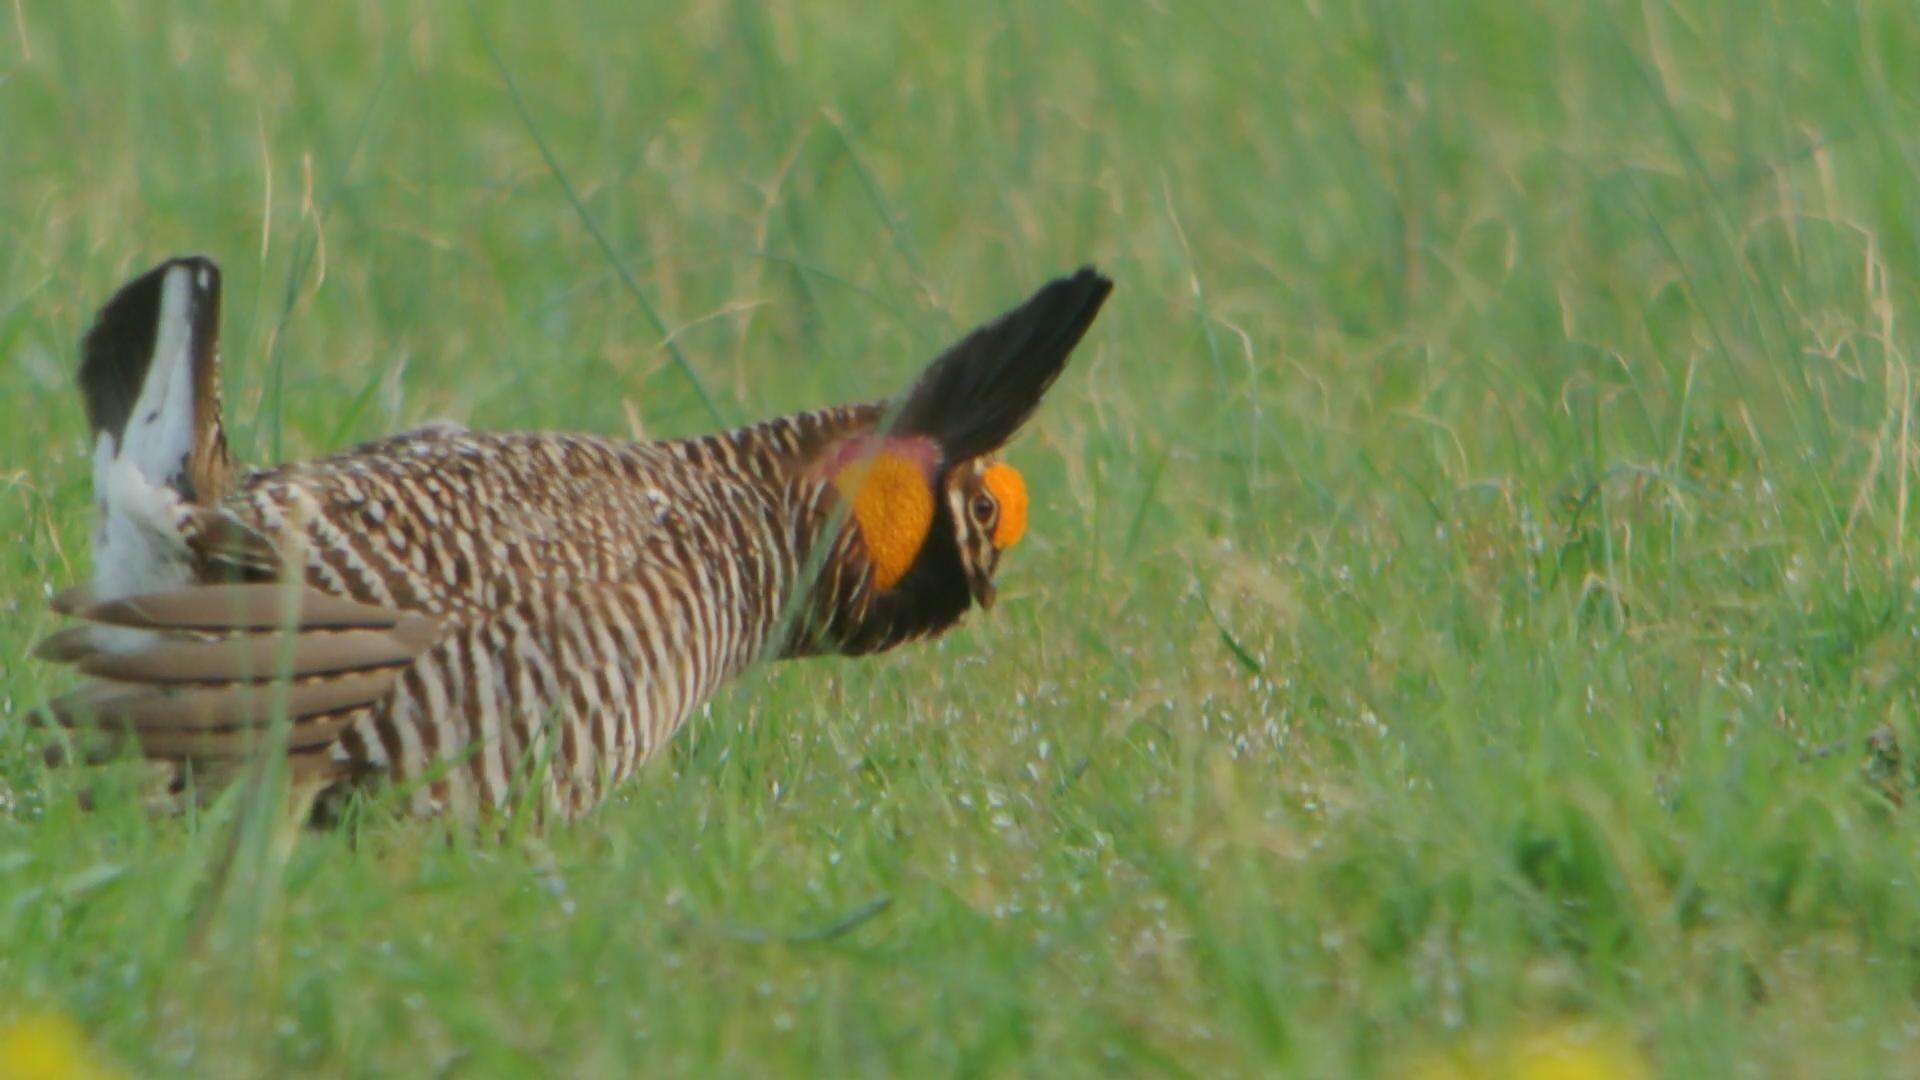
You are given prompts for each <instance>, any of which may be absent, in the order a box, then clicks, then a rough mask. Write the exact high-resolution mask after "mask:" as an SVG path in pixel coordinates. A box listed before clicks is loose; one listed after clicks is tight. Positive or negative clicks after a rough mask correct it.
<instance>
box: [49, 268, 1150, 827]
mask: <svg viewBox="0 0 1920 1080" xmlns="http://www.w3.org/2000/svg"><path fill="white" fill-rule="evenodd" d="M1111 289H1112V283H1111V282H1110V281H1109V280H1108V279H1106V278H1105V277H1102V276H1101V275H1100V274H1098V273H1096V272H1094V271H1093V270H1092V269H1090V268H1089V269H1082V270H1080V271H1079V272H1078V273H1076V274H1073V275H1071V276H1069V277H1064V278H1060V279H1058V280H1056V281H1053V282H1051V283H1049V284H1048V285H1046V286H1044V287H1043V288H1041V289H1040V290H1039V291H1038V292H1036V293H1035V294H1034V295H1033V296H1032V298H1030V299H1029V300H1027V301H1026V302H1025V303H1023V304H1021V305H1020V306H1019V307H1017V308H1014V309H1013V310H1012V311H1010V312H1008V313H1007V314H1005V315H1003V316H1001V317H1000V318H999V319H997V320H995V321H993V322H991V323H988V324H986V325H985V326H982V327H980V328H979V329H977V330H975V331H973V332H972V333H970V334H969V335H967V336H966V337H965V338H963V339H962V340H961V341H959V342H958V343H957V344H955V345H953V346H952V347H951V348H949V349H948V350H947V351H946V352H945V353H943V354H941V355H940V356H939V357H938V358H937V359H935V360H934V361H933V362H932V364H931V365H929V366H928V368H927V369H926V371H925V372H924V374H922V375H921V376H920V378H919V379H918V381H917V382H915V383H914V384H913V386H912V387H911V388H909V389H908V390H907V392H906V393H905V395H904V396H903V397H900V398H897V399H894V400H890V401H885V402H880V403H875V404H862V405H849V406H842V407H838V408H827V409H820V410H816V411H813V412H802V413H796V414H793V415H790V416H783V417H780V418H778V419H774V420H768V421H766V422H764V423H759V424H754V425H752V426H749V427H743V428H740V429H738V430H734V431H729V432H724V433H721V434H714V435H706V436H701V437H697V438H688V439H676V440H671V441H662V442H648V443H632V442H623V441H618V440H614V439H609V438H601V437H598V436H592V435H574V434H485V433H480V432H472V431H467V430H464V429H461V428H458V427H455V426H451V425H446V426H436V427H428V428H422V429H419V430H416V431H410V432H407V433H405V434H400V435H395V436H393V437H391V438H387V439H384V440H381V441H378V442H374V443H370V444H367V445H365V446H360V447H357V448H354V449H351V450H346V451H342V452H340V453H337V454H334V455H332V456H330V457H324V458H320V459H318V460H314V461H307V462H301V463H298V464H292V465H284V466H280V467H278V468H272V469H265V470H259V471H250V472H242V471H240V470H238V469H237V468H236V467H235V466H234V464H233V463H232V461H231V460H230V459H229V456H228V453H227V447H226V440H225V438H224V436H223V434H222V429H221V421H220V404H219V361H218V356H217V352H216V346H215V342H216V337H217V333H218V327H217V323H218V321H219V313H220V272H219V269H218V268H217V267H216V266H215V265H214V264H213V263H212V262H211V261H210V260H207V259H204V258H181V259H174V260H171V261H168V262H166V263H163V264H161V265H160V266H158V267H156V268H155V269H153V270H152V271H150V272H148V273H147V274H145V275H143V276H141V277H139V278H137V279H135V280H133V281H132V282H130V283H128V284H127V285H125V286H124V287H123V288H122V289H121V290H120V291H119V292H118V293H117V294H116V295H115V296H114V297H113V299H112V300H111V301H110V302H109V303H108V304H107V305H106V307H105V308H103V309H102V310H101V312H100V315H99V317H98V320H97V321H96V323H95V324H94V326H93V328H92V329H91V330H90V331H89V332H88V334H87V335H86V338H85V340H84V341H83V343H82V346H81V352H82V362H81V366H80V380H79V381H80V389H81V393H82V395H83V397H84V399H85V404H86V413H87V420H88V423H89V425H90V427H91V429H92V438H93V485H94V499H95V508H96V511H97V513H98V516H99V517H98V523H97V525H96V527H95V530H94V534H93V548H94V552H93V558H94V570H93V578H92V583H91V586H90V587H84V588H78V589H74V590H69V591H68V592H67V593H63V594H61V596H60V597H58V598H57V599H56V601H55V607H56V608H58V609H59V610H60V611H62V612H64V613H66V614H69V615H72V616H74V617H76V618H78V619H79V620H81V624H80V625H76V626H73V627H70V628H68V629H66V630H63V631H61V632H59V633H57V634H55V635H54V636H53V637H51V638H49V639H48V640H47V641H46V642H44V643H43V644H42V646H41V649H40V651H39V655H41V656H42V657H43V658H46V659H50V660H55V661H60V662H65V663H71V664H74V665H76V666H77V667H78V668H79V670H80V671H81V673H82V674H84V675H85V676H87V679H88V681H87V682H85V683H84V684H83V685H82V686H81V687H80V688H79V689H78V690H76V691H74V692H73V693H71V694H68V695H66V696H64V697H62V698H59V699H57V700H56V701H54V702H52V703H51V704H50V706H49V708H48V713H49V714H50V715H51V716H52V717H53V718H55V719H56V720H57V721H58V722H60V723H61V724H63V725H65V726H67V727H70V728H71V727H76V726H85V727H86V728H88V729H89V730H92V728H93V725H95V724H97V725H98V730H99V731H100V732H102V733H107V734H116V733H117V734H119V735H123V736H130V737H131V739H132V741H133V744H134V745H135V746H136V747H137V748H138V751H139V752H140V753H141V754H142V755H144V756H145V757H147V758H150V759H153V760H156V761H160V762H165V763H168V765H169V766H170V767H171V771H172V772H173V773H174V774H175V775H176V776H177V775H179V774H182V773H188V774H190V773H194V772H196V771H197V772H198V773H200V774H201V775H203V776H204V775H207V774H214V775H220V774H224V773H230V772H232V771H233V769H234V768H235V766H236V765H237V764H238V763H240V762H242V761H245V760H247V759H248V757H249V756H250V755H253V754H256V753H260V752H262V751H263V748H266V750H265V752H270V753H282V752H283V753H285V754H286V755H287V758H288V761H289V763H290V767H291V769H292V773H293V775H294V776H295V777H296V779H297V780H298V781H299V782H300V783H302V784H304V785H307V787H308V790H332V791H344V790H348V789H351V788H352V787H354V786H355V785H358V784H362V783H365V782H368V781H391V782H395V783H397V784H399V785H400V787H399V790H400V791H402V792H405V793H407V794H406V798H407V799H408V800H409V806H410V807H411V809H412V810H414V811H416V812H420V813H434V812H440V811H453V812H457V813H471V812H474V811H475V810H477V809H480V808H489V807H491V808H498V807H504V806H509V805H513V804H515V802H516V801H517V800H519V799H520V798H521V797H522V796H523V795H525V794H527V793H528V792H529V791H531V793H532V794H533V796H534V802H535V803H536V804H538V805H544V806H545V807H547V808H549V809H550V810H552V811H556V812H558V813H561V814H573V813H577V812H579V811H580V810H582V809H584V808H586V807H588V806H591V805H593V804H594V803H596V802H598V801H599V800H600V799H602V798H603V797H604V796H605V795H606V794H607V792H608V790H609V789H610V788H611V787H612V786H613V785H614V784H617V783H618V782H619V781H620V780H622V779H623V778H624V777H626V776H627V775H628V774H629V773H631V772H632V771H633V769H634V767H635V766H636V765H637V764H638V763H639V762H641V761H642V760H644V759H645V758H646V757H647V756H648V755H649V754H650V753H652V752H653V751H654V750H656V749H658V748H659V747H660V745H661V744H662V743H663V742H664V741H666V739H667V738H668V737H669V736H670V735H671V734H672V733H673V732H674V731H675V730H676V729H677V728H678V727H679V726H680V724H681V723H682V721H684V720H685V719H686V717H687V715H688V714H689V712H691V711H692V710H693V709H695V708H697V707H698V706H699V705H700V704H701V703H702V702H703V701H705V700H706V699H707V697H708V696H709V695H711V694H712V693H713V692H714V690H715V688H717V687H718V686H719V685H720V684H721V683H722V682H723V681H725V680H726V679H727V678H728V677H730V676H732V675H735V674H737V673H738V672H740V671H741V670H742V669H743V668H745V667H747V666H748V665H750V664H752V663H754V662H755V661H757V660H759V659H762V658H771V657H787V656H804V655H808V654H818V653H834V652H838V653H870V652H878V651H880V650H883V649H888V648H891V647H893V646H895V645H898V644H901V643H902V642H907V641H912V640H914V639H916V638H922V637H927V636H930V635H934V634H938V633H940V632H941V631H943V630H945V629H947V628H948V627H950V626H952V625H953V624H954V622H955V621H956V620H958V619H959V618H960V617H961V616H962V615H963V614H964V613H965V612H966V611H967V609H968V607H969V606H971V605H972V604H975V603H978V604H980V605H982V606H986V605H989V604H991V603H992V601H993V596H994V573H995V571H996V570H997V568H998V566H999V562H1000V558H1001V556H1002V555H1003V554H1004V553H1005V552H1006V550H1007V549H1008V548H1010V547H1012V546H1013V544H1014V543H1015V542H1017V541H1018V540H1019V539H1020V535H1021V533H1022V531H1023V530H1024V529H1025V528H1026V518H1027V494H1026V488H1025V486H1024V484H1023V482H1022V480H1021V478H1020V475H1019V473H1017V472H1015V471H1014V470H1013V468H1012V467H1011V466H1009V465H1006V464H1004V463H1001V462H999V461H997V460H995V458H994V452H995V451H996V450H998V449H999V448H1000V447H1001V445H1002V444H1004V443H1005V442H1006V441H1007V439H1008V438H1009V437H1010V436H1012V435H1013V434H1014V432H1015V431H1016V430H1018V429H1019V427H1020V426H1021V425H1022V424H1023V423H1024V422H1025V421H1026V420H1027V418H1028V417H1029V416H1030V415H1031V414H1032V413H1033V410H1034V408H1035V406H1036V405H1038V403H1039V401H1040V398H1041V396H1042V395H1043V394H1044V393H1045V392H1046V390H1047V388H1048V386H1050V385H1051V384H1052V383H1053V381H1054V378H1055V377H1056V376H1057V375H1058V374H1059V373H1060V370H1061V368H1062V366H1063V365H1064V364H1065V363H1066V360H1067V356H1068V354H1069V353H1070V352H1071V351H1072V350H1073V348H1074V346H1075V345H1076V344H1077V343H1078V342H1079V341H1080V338H1081V336H1082V335H1083V334H1084V333H1085V332H1086V330H1087V327H1088V325H1089V324H1090V323H1091V322H1092V321H1093V318H1094V316H1095V315H1096V314H1097V313H1098V312H1099V310H1100V306H1101V304H1102V303H1103V302H1104V301H1105V299H1106V297H1107V294H1108V292H1109V291H1110V290H1111ZM530 766H537V767H530ZM175 783H176V784H177V783H179V781H178V780H176V781H175Z"/></svg>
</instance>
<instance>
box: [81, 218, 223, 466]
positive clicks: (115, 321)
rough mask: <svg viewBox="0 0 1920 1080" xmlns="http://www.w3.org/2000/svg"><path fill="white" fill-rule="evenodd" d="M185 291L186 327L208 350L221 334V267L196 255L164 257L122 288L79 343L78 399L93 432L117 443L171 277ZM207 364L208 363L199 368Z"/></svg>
mask: <svg viewBox="0 0 1920 1080" xmlns="http://www.w3.org/2000/svg"><path fill="white" fill-rule="evenodd" d="M175 270H183V271H185V273H184V274H183V275H181V276H179V277H176V278H173V279H172V280H174V281H175V282H177V283H178V284H176V285H175V288H176V289H184V290H185V295H184V302H185V304H186V308H185V312H184V314H185V316H186V318H187V320H188V323H187V327H186V329H187V330H188V332H189V333H191V334H192V339H193V341H192V344H193V348H194V349H195V350H196V351H199V350H207V351H209V352H210V351H211V349H212V348H213V343H214V341H215V338H216V335H217V334H218V332H219V320H220V268H219V267H218V266H217V265H215V264H214V262H213V260H212V259H208V258H205V257H204V256H199V255H190V256H186V257H183V258H175V259H168V260H167V261H166V262H163V263H161V264H160V265H159V266H156V267H154V268H153V269H152V270H149V271H147V272H146V273H144V274H142V275H140V276H139V277H137V278H134V279H133V280H132V281H129V282H127V283H126V284H125V285H123V286H121V287H120V291H119V292H116V293H114V294H113V299H111V300H109V301H107V303H106V306H105V307H102V308H101V309H100V314H99V315H97V316H95V317H94V322H93V327H92V329H90V330H88V331H87V335H86V337H84V338H82V339H81V342H80V395H81V398H82V399H83V400H84V401H85V403H86V409H87V423H88V424H89V425H90V426H91V427H92V429H93V434H94V435H95V436H98V435H99V434H100V433H101V432H102V431H106V432H109V433H111V434H112V435H113V436H114V438H115V440H119V439H120V438H121V436H122V435H123V433H124V432H125V431H126V427H127V420H128V418H129V417H130V416H131V415H132V413H133V407H134V405H135V404H137V403H138V402H139V400H140V389H141V386H142V385H143V384H144V383H145V382H146V377H147V370H148V368H149V367H150V366H151V365H152V363H153V353H154V347H155V345H156V344H157V343H158V339H159V336H160V331H161V320H162V317H163V316H164V314H165V312H164V311H163V310H162V308H163V306H164V304H165V303H166V299H167V283H168V281H169V275H170V274H172V273H173V272H174V271H175ZM203 366H208V367H210V365H203Z"/></svg>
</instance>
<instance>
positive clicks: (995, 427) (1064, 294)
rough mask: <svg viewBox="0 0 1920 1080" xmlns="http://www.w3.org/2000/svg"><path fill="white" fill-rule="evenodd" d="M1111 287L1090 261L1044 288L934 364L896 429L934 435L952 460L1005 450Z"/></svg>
mask: <svg viewBox="0 0 1920 1080" xmlns="http://www.w3.org/2000/svg"><path fill="white" fill-rule="evenodd" d="M1112 291H1113V282H1112V281H1111V280H1109V279H1108V278H1106V277H1104V276H1102V275H1101V274H1100V273H1098V272H1097V271H1095V270H1094V269H1093V268H1092V267H1090V266H1087V267H1082V268H1081V269H1080V270H1079V271H1078V272H1077V273H1074V274H1072V275H1071V276H1068V277H1062V278H1056V279H1054V280H1053V281H1050V282H1048V283H1047V284H1045V285H1043V286H1041V287H1040V290H1039V291H1038V292H1036V293H1034V294H1033V296H1032V298H1031V299H1029V300H1028V301H1027V302H1026V303H1024V304H1021V305H1020V306H1019V307H1017V308H1014V309H1013V310H1012V311H1009V312H1007V313H1006V314H1005V315H1002V316H1000V317H999V318H998V319H995V320H994V321H992V322H990V323H987V324H986V325H984V326H982V327H980V328H979V329H977V330H975V331H973V332H972V333H970V334H968V335H967V336H966V337H964V338H962V339H961V340H960V341H959V342H958V343H957V344H955V345H954V346H953V347H952V348H949V349H948V350H947V351H946V352H944V353H942V354H940V356H939V358H938V359H936V360H934V361H933V363H932V364H929V365H928V366H927V370H926V372H925V373H924V374H922V375H921V376H920V379H919V381H918V382H916V383H914V385H913V389H911V390H909V391H908V392H907V399H906V401H905V402H904V403H903V404H902V405H901V406H900V412H899V415H898V417H897V418H896V419H895V421H894V424H893V431H894V432H895V433H897V434H902V435H927V436H931V437H932V438H933V439H934V441H936V442H937V443H939V445H940V448H941V450H942V452H943V453H944V455H945V456H946V458H947V460H949V461H962V460H965V459H967V458H971V457H977V456H978V455H980V454H984V453H987V452H989V451H991V450H995V449H998V448H999V447H1000V445H1001V444H1002V443H1005V442H1006V441H1007V440H1008V439H1009V438H1011V437H1012V436H1013V433H1014V432H1016V431H1018V430H1020V425H1022V424H1024V423H1026V421H1027V417H1029V416H1031V415H1033V410H1034V409H1035V407H1037V406H1038V405H1039V404H1040V398H1041V396H1042V395H1044V394H1045V393H1046V392H1047V388H1048V387H1049V386H1051V385H1053V380H1054V379H1055V378H1056V377H1058V376H1059V374H1060V370H1061V369H1062V368H1063V367H1065V366H1066V363H1067V356H1068V355H1069V354H1071V353H1072V352H1073V347H1074V346H1075V345H1078V344H1079V343H1080V338H1081V337H1082V336H1083V335H1084V334H1085V333H1086V332H1087V327H1088V326H1089V325H1091V324H1092V322H1093V317H1094V316H1095V315H1097V314H1099V313H1100V305H1101V304H1102V303H1104V302H1105V301H1106V299H1107V294H1108V293H1110V292H1112Z"/></svg>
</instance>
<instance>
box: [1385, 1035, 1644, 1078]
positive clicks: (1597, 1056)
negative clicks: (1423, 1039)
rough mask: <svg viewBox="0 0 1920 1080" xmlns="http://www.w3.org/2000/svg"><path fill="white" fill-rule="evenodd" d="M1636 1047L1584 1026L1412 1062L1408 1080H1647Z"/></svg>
mask: <svg viewBox="0 0 1920 1080" xmlns="http://www.w3.org/2000/svg"><path fill="white" fill-rule="evenodd" d="M1650 1075H1651V1070H1649V1069H1648V1068H1647V1064H1646V1062H1645V1061H1644V1060H1642V1059H1641V1057H1640V1055H1639V1053H1638V1052H1637V1051H1635V1050H1634V1048H1633V1047H1632V1046H1631V1045H1630V1044H1628V1043H1626V1042H1624V1041H1621V1040H1619V1039H1616V1038H1613V1037H1612V1036H1610V1035H1607V1034H1606V1033H1604V1032H1599V1031H1596V1030H1594V1029H1592V1028H1590V1027H1586V1026H1571V1025H1570V1026H1564V1027H1558V1028H1553V1029H1550V1030H1547V1031H1543V1032H1540V1033H1537V1034H1533V1035H1527V1036H1522V1037H1519V1038H1509V1039H1505V1040H1501V1041H1498V1042H1497V1043H1495V1045H1494V1046H1493V1048H1491V1049H1489V1047H1488V1045H1487V1043H1485V1042H1483V1041H1479V1040H1476V1044H1475V1045H1473V1046H1471V1047H1467V1048H1462V1049H1457V1050H1455V1051H1454V1052H1453V1053H1449V1054H1442V1055H1435V1056H1432V1057H1428V1058H1426V1059H1424V1060H1421V1061H1418V1062H1416V1063H1415V1064H1414V1065H1413V1067H1412V1068H1411V1069H1409V1070H1408V1071H1407V1076H1408V1077H1409V1078H1410V1080H1646V1078H1647V1077H1648V1076H1650Z"/></svg>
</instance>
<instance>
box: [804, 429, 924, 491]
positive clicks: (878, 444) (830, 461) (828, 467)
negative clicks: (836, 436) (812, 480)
mask: <svg viewBox="0 0 1920 1080" xmlns="http://www.w3.org/2000/svg"><path fill="white" fill-rule="evenodd" d="M882 453H889V454H894V455H897V456H899V457H903V458H906V459H907V460H908V461H911V462H913V463H914V464H915V465H918V466H920V471H921V472H923V473H925V474H926V476H927V478H928V479H929V480H931V479H932V478H933V471H934V468H935V467H936V466H938V465H939V464H940V448H939V447H938V446H936V445H934V442H933V440H932V439H929V438H927V437H926V436H925V435H908V436H903V437H899V438H885V437H882V436H878V435H864V436H861V437H859V438H853V439H847V440H845V441H843V442H841V443H840V444H839V445H838V446H835V447H834V448H833V449H832V450H831V451H829V452H828V453H827V455H826V456H825V457H823V458H821V460H820V464H819V466H818V468H819V470H820V475H822V476H827V477H833V476H838V475H840V472H841V470H843V469H845V468H847V467H848V466H849V465H854V464H857V463H858V462H862V461H870V460H872V459H873V458H875V457H877V456H879V455H880V454H882Z"/></svg>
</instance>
